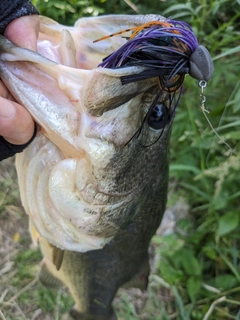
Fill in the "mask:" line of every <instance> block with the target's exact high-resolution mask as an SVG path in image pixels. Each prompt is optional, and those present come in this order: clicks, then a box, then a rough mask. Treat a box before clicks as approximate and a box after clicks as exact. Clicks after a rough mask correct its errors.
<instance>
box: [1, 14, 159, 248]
mask: <svg viewBox="0 0 240 320" xmlns="http://www.w3.org/2000/svg"><path fill="white" fill-rule="evenodd" d="M121 17H122V18H121ZM158 18H159V16H158ZM116 19H118V20H116ZM144 19H145V21H146V20H147V21H149V20H150V19H153V17H152V16H140V17H139V16H138V17H137V18H136V17H135V16H132V18H129V16H120V17H119V16H116V17H115V16H111V17H107V18H106V17H99V18H89V19H80V20H79V21H78V22H77V23H76V24H75V27H74V28H66V27H64V26H60V25H59V24H55V23H53V22H52V21H51V20H49V19H46V18H42V23H41V30H40V31H41V33H40V40H39V43H38V53H35V52H32V51H30V50H26V49H22V48H18V47H16V46H15V45H13V44H12V43H11V42H9V41H7V40H6V39H5V38H3V37H2V36H1V37H0V73H1V78H2V79H3V81H4V83H5V84H6V85H7V87H8V88H9V90H10V91H11V93H12V94H13V96H14V97H15V99H16V100H17V101H19V102H20V103H21V104H23V105H24V106H25V107H26V108H27V109H28V110H29V112H30V113H31V115H32V116H33V117H34V119H35V120H36V122H37V123H38V125H39V127H40V130H39V132H38V134H37V137H36V138H35V140H34V143H32V144H31V145H30V146H29V147H28V148H27V149H26V150H25V151H24V152H23V153H22V154H20V155H18V157H17V162H16V167H17V172H18V180H19V186H20V194H21V199H22V203H23V206H24V208H25V210H26V212H27V214H28V215H29V216H30V220H31V223H32V224H33V225H34V226H35V228H36V229H37V230H38V232H39V234H40V235H41V236H42V237H44V238H46V239H47V240H48V241H49V242H50V243H52V244H53V245H55V246H57V247H59V248H61V249H63V250H72V251H81V252H85V251H89V250H95V249H100V248H102V247H103V246H104V245H105V244H106V243H108V242H109V241H110V240H111V239H112V238H113V237H114V236H115V235H116V234H117V233H118V232H119V230H120V229H121V226H122V225H124V224H126V221H129V220H131V218H132V217H133V216H134V214H135V213H134V212H135V211H134V210H132V208H133V207H134V206H135V207H136V205H137V203H138V202H139V200H138V196H139V194H141V192H142V190H143V189H144V188H145V186H146V183H147V182H148V180H149V178H148V177H147V176H145V174H144V176H143V177H142V178H141V179H142V181H144V180H146V182H144V183H135V184H134V183H132V182H131V183H130V182H129V181H131V179H132V177H131V175H130V172H133V173H131V174H132V175H133V177H138V176H139V173H138V167H135V166H134V163H133V164H132V163H130V164H129V160H128V159H132V153H133V150H136V151H134V152H135V155H136V157H138V148H139V146H141V141H140V140H138V139H136V141H134V143H132V144H129V145H127V146H126V143H127V142H128V141H129V139H130V138H131V137H132V136H134V134H135V132H136V131H137V130H138V129H139V126H140V125H141V123H142V121H143V119H144V116H145V115H146V109H148V108H149V101H150V100H153V96H154V93H152V92H155V89H156V86H157V80H156V79H155V78H153V79H148V80H142V81H138V82H134V83H130V84H126V85H122V82H121V78H122V77H124V76H128V75H133V74H138V73H140V72H142V71H143V70H144V69H143V68H142V67H140V66H131V67H126V68H125V67H124V68H121V69H107V68H99V67H97V65H98V64H99V63H100V62H101V61H102V58H103V56H104V57H105V56H106V55H108V54H110V53H111V52H112V50H114V48H115V47H116V48H117V47H119V46H121V45H122V43H124V42H125V41H126V40H125V39H120V40H119V39H116V38H115V39H114V40H113V39H110V40H108V44H104V45H103V44H102V43H100V42H99V43H93V40H95V39H97V38H98V37H99V36H100V34H101V35H104V34H109V33H111V32H112V31H109V26H110V27H111V28H112V26H114V28H116V22H119V21H120V22H121V24H123V26H122V28H123V29H124V28H125V29H127V28H128V26H129V25H131V26H132V25H139V24H141V23H143V20H144ZM46 84H47V85H46ZM148 96H151V97H150V98H149V99H146V97H148ZM163 99H165V95H163ZM119 133H121V134H119ZM153 135H154V133H153ZM154 139H156V138H155V136H154ZM154 139H153V141H154ZM142 149H143V148H142V146H141V150H142ZM141 152H142V153H143V151H141ZM124 166H125V167H126V168H128V171H127V170H126V169H125V167H124ZM139 166H140V167H141V170H142V171H144V169H143V168H142V167H144V166H146V165H145V164H144V163H143V164H141V163H139ZM122 172H125V173H124V174H125V175H126V177H123V173H122ZM134 179H135V178H134ZM134 179H132V180H134Z"/></svg>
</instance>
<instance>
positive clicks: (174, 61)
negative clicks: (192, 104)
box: [94, 19, 214, 136]
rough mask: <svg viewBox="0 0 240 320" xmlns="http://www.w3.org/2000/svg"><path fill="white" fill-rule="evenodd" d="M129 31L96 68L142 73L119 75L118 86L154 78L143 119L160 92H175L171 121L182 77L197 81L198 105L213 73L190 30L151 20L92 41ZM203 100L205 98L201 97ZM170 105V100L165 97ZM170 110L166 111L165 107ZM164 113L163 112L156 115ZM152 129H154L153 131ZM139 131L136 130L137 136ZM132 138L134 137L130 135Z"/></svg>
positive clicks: (152, 109) (178, 23) (208, 58)
mask: <svg viewBox="0 0 240 320" xmlns="http://www.w3.org/2000/svg"><path fill="white" fill-rule="evenodd" d="M129 31H131V32H132V35H131V36H130V37H129V38H127V40H128V41H127V42H126V43H125V44H124V45H123V46H122V47H120V48H119V49H118V50H116V51H115V52H113V53H112V54H111V55H109V56H108V57H106V58H105V59H104V60H103V61H102V63H100V64H99V67H103V68H121V67H126V66H141V67H144V70H143V71H142V72H140V73H138V74H134V75H128V76H123V77H122V78H121V81H122V84H123V85H125V84H128V83H131V82H135V81H140V80H145V79H149V78H154V77H158V79H159V81H158V83H159V93H158V94H157V97H156V99H154V101H153V103H152V105H151V107H150V108H149V111H148V114H147V115H146V117H145V119H144V122H145V120H148V121H149V118H150V117H151V114H152V113H153V112H154V114H155V116H156V115H157V113H156V106H158V104H159V97H160V95H161V92H167V93H169V95H172V94H173V95H174V93H175V92H177V91H179V97H178V98H177V102H176V103H175V106H174V108H173V111H172V113H171V115H169V118H170V119H172V117H173V114H174V112H175V110H176V107H177V104H178V102H179V100H180V96H181V93H182V90H181V88H182V84H183V81H184V77H185V75H186V74H189V75H190V76H191V77H193V78H194V79H197V80H199V85H200V87H201V90H202V92H201V97H202V105H204V102H205V100H204V102H203V97H204V96H203V89H204V88H205V87H206V84H207V82H208V80H209V79H210V78H211V77H212V74H213V70H214V67H213V62H212V59H211V56H210V53H209V51H208V50H207V49H206V48H205V47H204V46H202V45H199V43H198V40H197V38H196V36H195V35H194V33H193V30H192V28H191V27H190V26H189V25H188V24H187V23H185V22H181V21H176V20H171V19H167V20H165V21H152V22H148V23H145V24H143V25H141V26H139V27H136V28H130V29H127V30H122V31H119V32H117V33H114V34H111V35H109V36H106V37H103V38H100V39H97V40H95V41H94V42H97V41H103V40H105V39H108V38H109V37H113V36H117V35H121V34H124V33H126V32H129ZM204 98H205V97H204ZM169 99H170V100H171V103H172V101H173V99H172V98H169ZM169 109H170V108H169ZM160 113H161V114H164V117H165V119H166V115H165V112H160ZM153 129H155V128H153ZM140 132H141V128H140V129H139V130H138V133H139V134H140ZM134 136H135V135H134Z"/></svg>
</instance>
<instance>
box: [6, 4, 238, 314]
mask: <svg viewBox="0 0 240 320" xmlns="http://www.w3.org/2000/svg"><path fill="white" fill-rule="evenodd" d="M33 2H34V1H33ZM35 4H37V6H38V8H39V9H40V11H41V13H42V14H45V15H47V16H50V17H52V18H53V19H56V20H58V21H60V22H62V23H66V24H72V23H73V22H74V21H75V20H76V19H77V18H78V17H79V16H84V15H97V14H102V13H130V14H132V13H135V11H137V12H138V13H160V14H163V15H165V16H171V17H172V18H174V19H179V20H183V21H186V22H188V23H190V24H191V26H192V27H193V29H194V31H195V33H196V35H197V36H198V39H199V42H200V43H202V44H203V45H205V46H206V47H208V49H209V51H210V52H211V54H212V56H213V59H214V66H215V72H214V77H213V79H211V81H210V82H209V83H208V86H207V88H206V90H205V92H204V94H205V96H206V98H207V101H206V108H207V109H208V110H210V113H209V114H208V118H209V120H210V122H211V124H212V126H213V128H215V129H216V130H217V133H218V134H219V135H220V136H221V139H219V138H218V137H217V136H216V134H215V133H214V131H213V129H212V128H211V127H210V126H209V124H208V122H207V121H206V119H205V116H204V115H203V113H202V111H201V109H200V88H199V87H198V84H197V82H196V81H194V80H193V79H191V78H190V77H186V80H185V85H184V93H183V96H182V98H181V101H180V105H179V106H178V110H177V113H176V118H175V121H174V126H173V134H172V139H171V166H170V187H169V201H168V207H172V206H174V205H175V204H176V203H179V202H178V201H179V199H184V203H187V205H188V206H187V208H188V209H187V211H186V212H187V214H186V215H182V216H181V217H180V218H179V219H177V224H176V227H175V229H174V231H175V232H174V233H173V234H168V235H165V236H160V235H159V234H157V235H156V236H155V237H154V238H153V240H152V244H151V248H150V251H151V257H152V262H151V264H152V275H151V276H150V282H149V289H148V292H144V293H142V292H140V291H138V290H134V289H132V290H124V289H121V290H120V291H119V293H118V295H117V297H116V299H115V300H114V306H115V309H116V310H117V313H118V316H119V319H124V320H128V319H129V320H135V319H140V320H165V319H166V320H168V319H177V320H178V319H179V320H180V319H181V320H182V319H184V320H187V319H191V320H198V319H203V320H215V319H220V320H221V319H224V320H226V319H240V311H239V310H240V305H239V301H240V268H239V265H240V264H239V261H240V254H239V244H240V241H239V240H240V239H239V238H240V213H239V205H240V200H239V199H240V197H239V196H240V192H239V190H240V174H239V172H240V170H239V169H240V159H239V158H240V154H239V146H240V145H239V140H240V133H239V132H240V130H239V128H240V121H239V111H240V76H239V75H240V60H239V55H240V32H239V30H240V28H239V25H240V10H239V9H240V3H239V1H234V0H217V1H214V0H210V1H206V0H198V1H194V2H193V1H184V0H181V1H177V2H176V1H174V0H168V1H165V2H164V1H155V2H152V3H151V5H149V1H147V0H142V1H137V0H135V1H133V0H132V1H129V0H128V1H123V0H117V1H114V2H113V1H110V0H105V1H103V0H95V1H94V0H92V1H77V0H68V1H64V0H58V1H52V0H48V1H43V0H35ZM56 8H57V10H56ZM134 10H135V11H134ZM223 141H224V142H225V143H224V142H223ZM229 146H230V148H229ZM0 172H1V174H0V223H1V229H0V242H1V249H0V250H1V251H0V276H1V277H0V310H2V311H1V312H2V314H1V312H0V319H1V317H2V319H4V317H5V318H6V319H11V320H12V319H13V320H15V319H16V320H18V319H19V320H20V319H21V320H22V319H37V320H40V319H54V320H57V319H67V317H68V316H67V311H68V310H69V308H70V306H71V304H72V300H71V298H70V297H69V295H68V294H67V292H66V291H65V290H64V289H61V290H60V291H51V290H50V291H49V290H47V289H45V288H43V287H42V286H41V285H40V284H38V283H36V282H35V281H34V279H35V277H36V274H37V269H38V266H39V263H40V260H41V255H40V253H39V252H38V251H36V250H35V249H33V248H32V247H31V242H30V238H29V235H28V233H27V219H26V217H25V215H24V212H23V209H22V207H21V204H20V200H19V194H18V187H17V183H16V176H15V170H14V166H13V162H12V160H6V161H4V162H2V163H0ZM177 212H178V211H177ZM2 244H3V245H2ZM160 257H161V258H160ZM9 301H10V303H9ZM7 302H8V303H7ZM3 315H4V316H3Z"/></svg>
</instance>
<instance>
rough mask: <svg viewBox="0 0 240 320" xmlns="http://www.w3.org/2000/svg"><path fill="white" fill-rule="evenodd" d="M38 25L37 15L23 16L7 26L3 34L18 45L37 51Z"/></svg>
mask: <svg viewBox="0 0 240 320" xmlns="http://www.w3.org/2000/svg"><path fill="white" fill-rule="evenodd" d="M39 26H40V19H39V16H38V15H31V16H23V17H20V18H18V19H15V20H13V21H12V22H11V23H10V24H9V25H8V26H7V28H6V29H5V32H4V36H5V37H6V38H8V39H9V40H10V41H12V42H13V43H14V44H16V45H17V46H19V47H23V48H27V49H30V50H34V51H37V38H38V33H39Z"/></svg>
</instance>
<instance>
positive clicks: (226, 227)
mask: <svg viewBox="0 0 240 320" xmlns="http://www.w3.org/2000/svg"><path fill="white" fill-rule="evenodd" d="M238 224H239V214H237V213H236V212H229V213H226V214H224V215H223V216H222V217H220V218H219V220H218V231H217V232H218V235H219V237H222V236H224V235H225V234H228V233H229V232H231V231H233V230H234V229H236V228H237V227H238Z"/></svg>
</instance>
